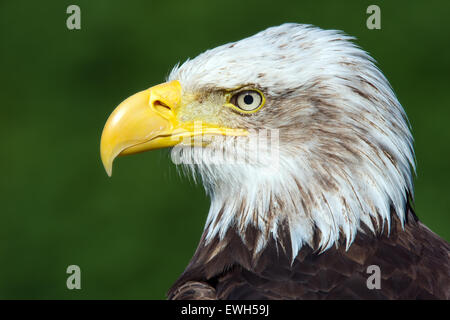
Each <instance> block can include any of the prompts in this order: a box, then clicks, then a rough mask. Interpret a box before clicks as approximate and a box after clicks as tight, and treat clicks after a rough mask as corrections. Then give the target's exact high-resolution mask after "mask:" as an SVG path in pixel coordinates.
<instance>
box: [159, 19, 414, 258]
mask: <svg viewBox="0 0 450 320" xmlns="http://www.w3.org/2000/svg"><path fill="white" fill-rule="evenodd" d="M351 40H352V38H351V37H349V36H346V35H344V34H342V33H341V32H338V31H328V30H321V29H319V28H315V27H312V26H309V25H298V24H284V25H281V26H279V27H273V28H269V29H267V30H265V31H262V32H260V33H258V34H256V35H254V36H252V37H249V38H247V39H244V40H241V41H238V42H234V43H230V44H226V45H223V46H220V47H218V48H215V49H212V50H208V51H206V52H205V53H203V54H201V55H199V56H198V57H196V58H195V59H192V60H188V61H186V62H185V63H184V64H182V65H181V66H176V67H175V68H174V69H173V71H172V72H171V74H170V76H169V79H168V80H179V81H180V83H181V85H182V88H183V95H184V96H192V97H196V98H195V99H192V103H191V104H190V105H188V106H186V107H185V108H184V110H188V111H189V112H187V111H185V113H184V114H181V115H180V117H181V118H182V119H183V121H188V120H190V118H192V120H195V119H196V118H198V117H199V116H201V118H202V119H204V120H206V121H210V122H214V121H215V122H220V123H223V124H225V125H227V126H228V127H232V128H233V127H234V128H247V129H253V130H262V129H268V130H274V132H276V133H277V134H279V143H278V145H276V144H274V145H271V148H272V149H271V150H265V152H267V153H266V155H267V154H273V153H274V150H273V147H274V146H275V147H276V148H277V150H276V152H275V153H274V154H277V157H278V158H277V160H278V165H277V166H275V168H274V167H273V166H271V163H270V162H269V163H267V161H264V159H266V158H265V157H260V159H259V160H257V161H256V163H248V162H247V163H245V162H244V163H236V162H233V163H229V162H223V163H220V164H217V163H214V161H213V162H210V161H206V159H208V154H209V155H210V156H212V155H213V154H214V152H216V151H217V150H219V149H220V150H225V152H228V153H230V152H233V153H237V154H249V153H250V154H252V153H255V152H256V146H255V145H254V144H251V143H250V144H249V143H243V142H246V141H248V139H249V137H221V138H220V139H213V140H212V142H211V143H210V144H209V146H208V147H206V148H203V149H202V150H201V152H199V151H198V150H197V151H196V149H193V148H190V147H183V146H182V145H179V146H176V147H175V148H174V149H173V152H172V156H173V157H174V158H177V159H178V161H181V162H183V163H185V164H186V167H188V168H189V169H191V170H192V171H194V172H195V173H196V174H198V175H199V176H200V177H201V179H202V180H203V183H204V185H205V187H206V190H207V192H208V193H209V195H210V197H211V199H212V204H211V208H210V210H209V214H208V218H207V222H206V226H205V229H206V230H205V231H206V232H207V239H213V238H214V237H215V236H216V235H220V236H221V237H223V236H224V235H225V234H226V231H227V230H228V228H230V227H231V226H233V225H234V226H238V229H239V230H241V232H242V238H243V240H244V241H245V237H244V232H245V230H246V228H247V227H248V226H249V225H253V226H255V227H256V228H257V229H258V230H259V231H260V234H259V240H258V248H257V250H256V251H255V254H256V253H257V252H258V251H259V250H261V249H262V248H264V247H265V245H266V244H267V243H268V240H269V238H270V237H273V238H275V239H276V238H277V236H278V234H277V232H278V225H279V224H280V223H281V222H283V221H288V224H289V228H290V235H291V241H292V251H293V258H294V257H295V256H296V255H297V253H298V251H299V250H300V248H301V247H302V246H303V245H305V244H309V245H310V246H311V247H314V243H313V242H314V233H315V232H319V234H320V241H319V247H320V249H321V250H326V249H328V248H330V247H331V246H333V245H337V244H338V240H339V239H340V237H343V239H344V240H345V242H346V246H347V247H349V246H350V244H351V243H352V241H353V240H354V238H355V235H356V233H357V232H361V228H362V226H363V225H365V226H367V227H368V229H370V230H371V231H372V232H377V231H380V230H381V229H382V228H384V227H387V228H389V221H390V219H389V217H390V214H391V211H392V212H394V214H397V215H398V216H399V218H400V220H401V221H404V213H405V206H406V203H407V200H408V199H407V197H408V196H411V197H412V196H413V182H412V176H413V170H414V151H413V146H412V144H413V139H412V136H411V133H410V130H409V124H408V121H407V119H406V116H405V113H404V110H403V108H402V106H401V105H400V103H399V102H398V100H397V98H396V97H395V94H394V93H393V91H392V89H391V87H390V85H389V83H388V81H387V80H386V78H385V77H384V76H383V74H382V73H381V72H380V70H379V69H378V68H377V67H376V66H375V65H374V63H373V60H372V59H371V58H370V57H369V55H368V54H366V53H365V52H364V51H363V50H361V49H360V48H358V47H357V46H356V45H354V44H353V43H352V42H351ZM243 85H248V86H252V87H256V88H258V89H260V90H261V91H263V92H264V93H265V94H266V98H267V103H266V105H265V106H264V107H263V108H262V109H261V110H259V111H258V112H256V113H255V114H252V115H250V116H245V117H243V116H242V115H237V114H235V113H233V112H229V110H225V111H224V110H223V108H221V105H220V103H217V101H215V99H217V97H216V96H215V94H214V92H217V91H218V90H219V91H220V90H222V89H233V88H236V87H240V86H243ZM198 97H202V98H201V99H200V100H201V103H200V102H199V99H198ZM269 138H270V137H269ZM231 145H233V148H231V147H230V146H231ZM231 150H232V151H231ZM263 151H264V150H263ZM259 152H262V151H261V150H259Z"/></svg>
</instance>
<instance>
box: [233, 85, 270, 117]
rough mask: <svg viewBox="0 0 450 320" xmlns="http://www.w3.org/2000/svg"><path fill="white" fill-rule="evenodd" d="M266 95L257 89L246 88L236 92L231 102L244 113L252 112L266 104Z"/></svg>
mask: <svg viewBox="0 0 450 320" xmlns="http://www.w3.org/2000/svg"><path fill="white" fill-rule="evenodd" d="M264 100H265V99H264V96H263V94H262V93H260V92H259V91H257V90H245V91H240V92H238V93H236V94H234V95H233V96H232V97H231V99H230V103H231V104H232V105H233V106H234V107H236V108H237V109H239V111H241V112H244V113H252V112H255V111H257V110H259V108H261V107H262V106H263V104H264Z"/></svg>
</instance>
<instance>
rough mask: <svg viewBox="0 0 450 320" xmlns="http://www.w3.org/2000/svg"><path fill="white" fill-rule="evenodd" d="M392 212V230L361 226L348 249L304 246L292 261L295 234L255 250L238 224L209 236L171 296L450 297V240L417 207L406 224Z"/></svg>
mask: <svg viewBox="0 0 450 320" xmlns="http://www.w3.org/2000/svg"><path fill="white" fill-rule="evenodd" d="M393 216H394V217H395V218H393V221H392V225H391V231H390V233H389V235H388V232H387V230H386V229H385V230H384V232H382V233H380V234H379V235H376V236H375V235H372V234H369V233H363V232H359V234H358V235H357V236H356V239H355V241H354V242H353V244H352V245H351V246H350V248H349V250H348V251H346V250H345V246H343V245H341V246H339V247H338V248H335V247H333V248H331V249H329V250H327V251H325V252H323V253H318V252H315V251H314V250H312V249H311V248H309V247H306V246H305V247H303V248H302V249H301V250H300V252H299V254H298V256H297V257H296V258H295V259H294V261H293V263H292V264H291V261H290V258H289V257H290V256H291V252H290V249H289V247H287V246H286V245H285V244H287V243H289V239H288V238H285V239H278V241H277V242H275V240H272V241H271V242H270V244H269V245H268V246H267V247H266V248H265V249H264V250H263V252H262V253H261V254H259V255H258V256H256V257H253V256H252V248H251V247H252V246H249V245H248V241H246V242H247V244H244V243H243V241H242V240H241V237H240V236H239V235H238V234H237V233H236V232H235V231H234V230H232V229H230V230H229V232H228V234H227V235H226V236H225V238H224V239H223V240H221V241H218V240H216V241H212V242H210V243H209V244H207V245H205V243H204V237H202V240H201V242H200V245H199V247H198V249H197V251H196V253H195V255H194V257H193V258H192V260H191V262H190V263H189V265H188V267H187V268H186V270H185V271H184V273H183V274H182V276H181V277H180V278H179V279H178V280H177V281H176V283H175V284H174V286H173V287H172V288H171V289H170V291H169V294H168V298H169V299H449V298H450V259H449V255H450V246H449V244H448V243H447V242H446V241H445V240H443V239H441V238H439V237H438V236H437V235H436V234H434V233H433V232H432V231H431V230H429V229H428V228H427V227H426V226H424V225H423V224H422V223H421V222H420V221H418V220H417V218H416V216H415V215H414V213H413V212H412V210H409V211H408V215H407V216H408V220H407V221H406V223H405V227H404V229H402V227H401V224H400V221H399V220H398V219H397V218H396V215H393ZM247 232H248V233H254V232H256V230H248V231H247ZM280 234H282V233H280ZM283 234H288V233H287V232H284V233H283ZM217 248H222V249H221V250H220V251H219V252H217V251H218V250H217ZM370 265H377V266H379V267H380V270H381V289H368V287H367V279H368V277H369V276H370V275H371V274H369V273H367V267H368V266H370Z"/></svg>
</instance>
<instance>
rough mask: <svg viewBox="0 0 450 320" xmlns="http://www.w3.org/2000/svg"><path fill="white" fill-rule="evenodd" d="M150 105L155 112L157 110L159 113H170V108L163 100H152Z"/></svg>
mask: <svg viewBox="0 0 450 320" xmlns="http://www.w3.org/2000/svg"><path fill="white" fill-rule="evenodd" d="M152 106H153V108H154V109H155V110H156V111H157V112H159V113H161V114H167V113H171V112H172V108H171V107H169V106H168V105H167V104H165V103H164V102H162V101H161V100H155V101H153V103H152Z"/></svg>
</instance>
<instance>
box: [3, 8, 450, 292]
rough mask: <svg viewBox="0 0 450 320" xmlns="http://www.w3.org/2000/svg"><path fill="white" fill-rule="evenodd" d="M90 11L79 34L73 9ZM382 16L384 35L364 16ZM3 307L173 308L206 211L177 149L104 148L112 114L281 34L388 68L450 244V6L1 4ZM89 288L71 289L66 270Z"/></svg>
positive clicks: (420, 183) (430, 209)
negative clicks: (106, 154) (180, 75)
mask: <svg viewBox="0 0 450 320" xmlns="http://www.w3.org/2000/svg"><path fill="white" fill-rule="evenodd" d="M70 4H77V5H79V6H80V8H81V27H82V29H81V30H79V31H70V30H68V29H67V28H66V19H67V17H68V15H67V14H66V8H67V6H68V5H70ZM370 4H378V5H379V6H380V7H381V20H382V21H381V23H382V29H381V30H368V29H367V28H366V18H367V17H368V15H367V14H366V8H367V6H368V5H370ZM0 10H1V13H0V14H1V17H0V23H1V26H0V32H1V62H0V63H1V73H2V77H1V86H0V88H1V89H0V92H1V102H0V103H1V109H0V110H1V120H0V121H1V122H0V132H1V136H2V137H3V140H2V145H3V147H2V148H1V149H2V150H1V156H0V163H1V169H2V173H1V180H0V181H1V190H0V191H1V192H0V201H1V203H0V210H1V221H0V298H3V299H5V298H6V299H14V298H16V299H17V298H19V299H36V298H40V299H94V298H100V299H119V298H124V299H155V298H156V299H162V298H164V297H165V293H166V291H167V289H168V288H169V286H170V285H171V284H172V283H173V281H175V279H176V278H177V277H178V276H179V275H180V273H181V272H182V271H183V270H184V267H185V266H186V265H187V263H188V261H189V259H190V257H191V256H192V254H193V252H194V250H195V248H196V245H197V242H198V240H199V238H200V235H201V232H202V229H203V224H204V222H205V218H206V214H207V211H208V207H209V200H208V199H207V198H206V196H205V195H204V192H203V189H202V187H201V186H195V185H194V184H193V183H192V182H190V181H188V179H186V178H182V177H180V176H179V174H178V172H177V170H176V168H175V166H174V165H173V164H172V163H171V162H170V160H169V152H168V151H167V150H162V151H154V152H150V153H144V154H140V155H136V156H132V157H125V158H121V159H120V160H119V161H117V162H116V166H115V170H114V176H113V177H112V178H111V179H110V178H108V177H107V176H106V174H105V172H104V170H103V167H102V165H101V162H100V158H99V139H100V134H101V130H102V128H103V125H104V123H105V121H106V119H107V116H108V115H109V113H110V112H111V111H112V110H113V108H114V107H115V106H116V105H117V104H118V103H119V102H121V101H122V100H123V99H124V98H126V97H128V96H129V95H131V94H133V93H135V92H137V91H138V90H142V89H145V88H148V87H150V86H152V85H155V84H157V83H160V82H162V81H164V79H165V77H166V76H167V74H168V72H169V71H170V69H171V68H172V66H173V65H174V64H175V63H177V62H178V61H184V60H185V59H187V58H188V57H195V56H196V55H197V54H199V53H201V52H202V51H204V50H206V49H208V48H213V47H215V46H217V45H220V44H223V43H226V42H230V41H235V40H239V39H241V38H243V37H246V36H250V35H252V34H254V33H256V32H258V31H260V30H262V29H264V28H266V27H269V26H273V25H278V24H281V23H283V22H300V23H311V24H315V25H317V26H320V27H322V28H327V29H329V28H334V29H340V30H344V31H345V32H347V33H348V34H350V35H353V36H356V37H357V38H358V40H357V43H358V44H359V45H361V46H362V47H363V48H364V49H365V50H367V51H368V52H369V53H370V54H371V55H372V56H373V57H374V58H375V59H376V60H377V61H378V62H379V66H380V68H381V69H382V70H383V72H384V73H385V74H386V76H387V78H388V79H389V80H390V82H391V84H392V86H393V87H394V90H395V91H396V93H397V95H398V98H399V100H400V102H401V103H402V104H403V106H404V107H405V109H406V112H407V114H408V115H409V119H410V121H411V123H412V127H413V133H414V136H415V139H416V144H415V147H416V154H417V163H418V176H417V179H416V211H417V213H418V215H419V217H420V218H421V219H422V220H423V221H424V222H425V223H426V224H427V225H428V226H429V227H430V228H431V229H432V230H434V231H435V232H437V233H438V234H439V235H441V236H442V237H444V238H445V239H447V240H449V239H450V216H449V211H450V210H449V209H450V202H449V199H448V197H449V191H450V189H449V180H450V173H449V169H450V166H449V158H450V144H449V141H450V130H449V128H448V125H449V120H450V108H449V107H450V106H449V103H448V101H449V88H450V77H449V75H450V63H449V49H450V43H449V39H450V24H449V21H448V18H449V16H450V2H448V1H440V2H435V1H415V2H412V1H395V2H394V1H389V2H388V1H353V2H349V1H347V2H345V3H342V2H339V3H338V1H310V2H308V3H307V2H306V1H289V2H287V1H281V0H278V1H270V2H264V1H261V0H258V1H245V2H244V1H235V0H228V1H189V3H187V1H179V2H171V1H166V2H153V1H137V0H128V1H121V2H119V1H107V0H96V1H92V0H91V1H35V2H31V1H2V2H1V4H0ZM71 264H76V265H79V266H80V267H81V271H82V289H81V290H73V291H70V290H68V289H67V288H66V278H67V276H68V275H67V274H66V268H67V266H68V265H71Z"/></svg>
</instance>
